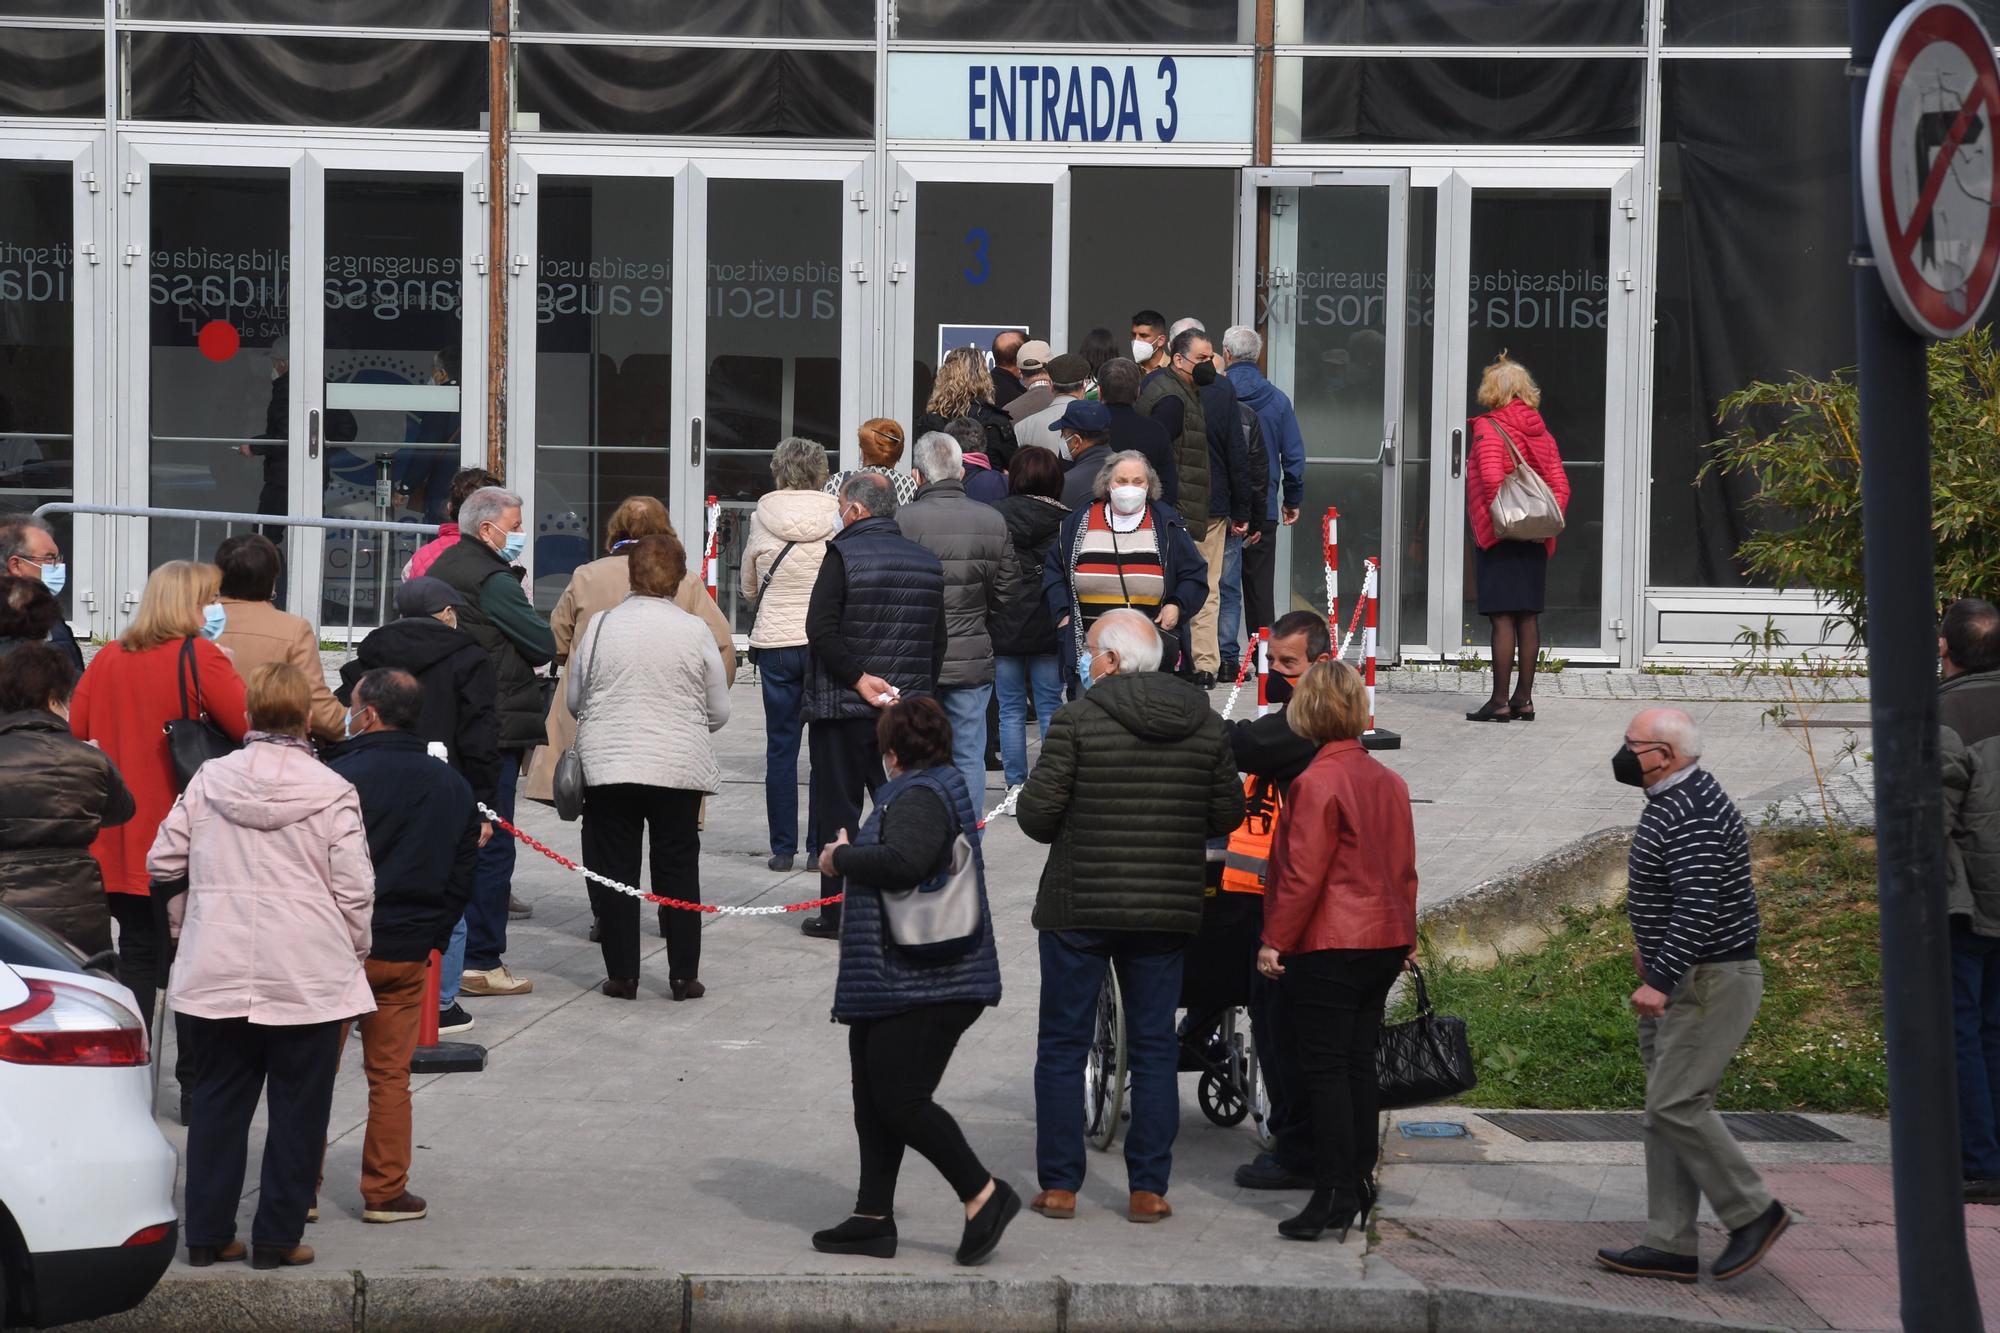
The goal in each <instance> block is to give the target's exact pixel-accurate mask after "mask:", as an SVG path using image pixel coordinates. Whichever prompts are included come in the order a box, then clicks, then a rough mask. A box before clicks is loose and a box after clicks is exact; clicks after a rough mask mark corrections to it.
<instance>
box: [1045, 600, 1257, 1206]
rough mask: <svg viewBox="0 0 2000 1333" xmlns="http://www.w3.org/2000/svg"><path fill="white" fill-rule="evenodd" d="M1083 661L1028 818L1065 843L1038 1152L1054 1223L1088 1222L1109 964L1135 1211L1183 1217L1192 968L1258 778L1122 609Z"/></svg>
mask: <svg viewBox="0 0 2000 1333" xmlns="http://www.w3.org/2000/svg"><path fill="white" fill-rule="evenodd" d="M1087 644H1088V650H1087V651H1086V652H1085V654H1084V655H1083V659H1082V660H1081V661H1080V662H1078V664H1077V665H1078V673H1079V675H1080V676H1081V677H1082V678H1083V680H1084V681H1085V682H1086V684H1085V694H1084V696H1083V697H1082V698H1080V699H1078V700H1077V701H1076V702H1074V703H1071V704H1067V705H1065V706H1064V707H1063V708H1061V709H1060V710H1058V711H1057V713H1056V715H1055V717H1054V718H1053V719H1052V720H1051V721H1050V723H1049V734H1048V739H1047V740H1045V741H1044V742H1043V743H1042V754H1041V759H1040V760H1039V761H1038V762H1037V763H1036V765H1035V767H1034V771H1033V772H1032V773H1030V774H1029V776H1028V784H1027V786H1025V787H1023V788H1022V789H1021V796H1020V800H1019V803H1018V804H1017V806H1016V811H1015V813H1016V815H1017V816H1018V818H1019V819H1020V821H1021V828H1022V830H1023V831H1024V832H1026V833H1027V835H1028V836H1029V837H1031V838H1033V839H1035V841H1037V842H1046V843H1049V844H1051V848H1050V851H1049V860H1048V865H1047V866H1046V867H1044V869H1043V870H1042V885H1041V890H1040V892H1039V894H1038V895H1037V897H1036V899H1035V917H1034V921H1035V928H1036V929H1037V930H1039V931H1040V932H1041V962H1042V1002H1041V1036H1040V1041H1039V1045H1038V1048H1037V1051H1036V1055H1035V1124H1036V1131H1035V1157H1036V1165H1037V1169H1038V1171H1039V1174H1040V1177H1041V1193H1040V1194H1037V1195H1036V1196H1035V1200H1034V1203H1033V1204H1032V1205H1031V1206H1032V1207H1033V1208H1034V1209H1035V1211H1036V1212H1038V1213H1041V1214H1043V1215H1044V1216H1046V1217H1073V1216H1075V1213H1076V1191H1077V1189H1078V1188H1079V1187H1080V1186H1081V1185H1082V1184H1083V1162H1084V1157H1083V1129H1084V1126H1083V1116H1082V1111H1083V1099H1082V1098H1081V1097H1079V1096H1078V1091H1079V1088H1078V1084H1079V1083H1080V1082H1081V1081H1082V1078H1083V1069H1084V1062H1085V1057H1086V1055H1087V1054H1088V1051H1089V1046H1090V1041H1091V1033H1092V1029H1093V1027H1094V1023H1095V1017H1096V1011H1097V995H1098V991H1099V990H1100V989H1101V988H1102V986H1103V984H1104V973H1105V969H1106V968H1108V967H1116V968H1117V970H1118V985H1119V989H1120V992H1121V994H1122V996H1123V999H1124V1006H1125V1041H1126V1046H1127V1048H1128V1050H1129V1052H1130V1065H1131V1091H1132V1123H1131V1129H1130V1132H1129V1133H1128V1134H1127V1135H1126V1137H1125V1169H1126V1174H1127V1177H1128V1182H1129V1186H1130V1189H1131V1203H1130V1210H1129V1212H1128V1214H1127V1215H1128V1216H1129V1217H1130V1218H1131V1220H1132V1221H1134V1222H1157V1221H1160V1220H1161V1219H1163V1218H1165V1217H1168V1216H1170V1215H1171V1214H1172V1212H1173V1209H1172V1208H1170V1207H1169V1206H1168V1205H1167V1201H1166V1198H1165V1195H1166V1192H1167V1177H1168V1175H1169V1173H1170V1172H1171V1170H1172V1168H1173V1147H1174V1135H1175V1132H1176V1131H1177V1129H1178V1128H1179V1125H1180V1091H1179V1086H1178V1078H1177V1071H1178V1068H1179V1049H1178V1046H1177V1043H1176V1040H1175V1036H1174V1011H1175V1010H1176V1009H1177V1008H1179V1006H1180V994H1181V962H1182V956H1183V954H1184V952H1185V950H1186V947H1187V943H1188V941H1189V940H1190V939H1191V938H1193V936H1194V934H1195V932H1196V931H1197V930H1199V929H1200V928H1201V911H1202V898H1203V891H1204V884H1203V881H1204V872H1205V867H1206V862H1207V842H1208V839H1210V838H1219V837H1221V836H1223V835H1224V834H1227V833H1228V832H1229V831H1230V830H1231V829H1233V828H1235V827H1236V826H1237V825H1238V824H1239V823H1241V822H1242V821H1243V783H1242V780H1241V779H1240V778H1238V777H1237V775H1236V760H1235V758H1234V756H1233V755H1232V753H1231V751H1230V748H1229V737H1228V734H1227V733H1226V732H1225V731H1224V730H1223V726H1222V719H1221V718H1219V717H1217V716H1216V715H1215V713H1214V711H1213V710H1211V709H1210V708H1209V706H1208V699H1207V697H1206V696H1205V695H1204V694H1203V693H1202V692H1201V691H1200V690H1199V689H1197V688H1196V687H1195V686H1193V685H1192V684H1190V683H1188V682H1187V681H1184V680H1180V679H1178V678H1177V677H1174V676H1170V675H1165V674H1162V673H1161V672H1160V670H1159V665H1160V656H1161V651H1162V647H1163V643H1162V640H1161V638H1160V635H1159V631H1158V630H1157V629H1155V628H1154V626H1153V623H1152V622H1151V621H1149V620H1148V619H1146V617H1145V616H1143V615H1141V614H1140V613H1139V612H1137V611H1132V610H1117V611H1110V612H1107V613H1106V614H1105V615H1104V616H1103V617H1102V618H1101V619H1099V620H1098V622H1097V623H1096V624H1095V625H1093V626H1092V627H1091V630H1090V636H1089V638H1088V640H1087Z"/></svg>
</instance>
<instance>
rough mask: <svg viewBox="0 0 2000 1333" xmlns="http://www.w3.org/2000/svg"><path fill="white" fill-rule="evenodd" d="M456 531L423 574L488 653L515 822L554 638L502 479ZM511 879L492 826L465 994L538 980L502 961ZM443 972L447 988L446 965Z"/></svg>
mask: <svg viewBox="0 0 2000 1333" xmlns="http://www.w3.org/2000/svg"><path fill="white" fill-rule="evenodd" d="M458 534H459V535H458V545H456V546H454V547H452V548H451V549H450V550H448V551H446V552H445V553H444V554H443V555H441V556H439V557H438V558H437V560H436V561H435V562H433V563H432V565H431V567H430V569H429V571H428V573H429V576H430V577H431V578H434V579H437V580H438V581H440V582H442V583H444V584H446V585H448V586H449V587H450V588H451V590H452V591H453V592H455V593H457V594H458V596H459V599H460V601H461V602H462V603H463V605H461V606H459V607H458V608H456V611H455V614H456V615H457V617H458V627H459V628H460V629H462V630H464V631H465V632H466V633H467V634H469V635H471V636H472V638H473V640H474V642H476V643H478V645H479V646H480V647H481V648H484V649H485V650H486V654H487V656H488V657H489V658H491V659H492V661H493V673H494V677H495V679H496V681H497V682H498V685H499V713H500V780H499V784H498V787H497V788H496V791H495V795H494V802H493V804H494V808H495V809H497V810H498V811H499V812H500V817H501V818H502V819H505V820H507V821H509V822H512V821H513V818H514V791H515V788H516V787H517V786H518V785H519V782H520V776H521V761H522V759H523V758H524V757H525V756H526V755H527V752H528V751H529V750H532V749H534V748H535V747H536V746H537V745H541V744H543V743H544V742H545V741H546V740H547V736H548V732H547V728H546V724H545V718H544V713H545V711H546V710H545V709H544V707H543V704H542V688H541V683H540V678H539V677H538V676H537V675H536V674H535V669H536V668H537V667H539V666H541V665H542V664H543V663H545V662H549V661H553V660H554V658H555V655H556V639H555V634H554V633H553V632H552V631H551V630H550V629H549V622H548V621H546V620H544V619H543V618H542V616H541V614H540V613H539V612H537V611H536V610H535V608H534V605H533V604H532V603H530V602H529V601H528V595H527V594H526V593H525V592H523V591H522V589H521V579H520V577H519V575H517V574H516V573H515V571H514V565H515V564H516V563H517V562H518V561H519V560H520V558H521V556H522V554H523V552H524V551H526V549H527V541H528V534H527V532H526V530H525V529H524V528H523V526H522V522H521V497H520V496H518V495H516V494H514V493H513V492H512V491H509V490H503V489H502V488H500V487H498V486H483V487H481V488H480V489H479V490H476V491H474V492H473V493H472V494H471V495H469V496H467V497H466V498H465V502H464V503H463V504H461V505H460V506H459V507H458ZM513 883H514V839H513V837H512V836H511V835H510V834H508V833H507V832H505V831H504V830H502V829H500V828H498V827H496V828H495V829H494V831H493V837H492V838H491V839H490V840H488V842H487V843H486V845H485V846H484V847H481V848H480V849H479V868H478V873H477V875H476V876H475V878H474V881H473V889H472V901H471V902H470V903H468V904H466V908H465V974H464V980H463V983H462V985H461V987H460V990H459V993H460V994H462V995H525V994H527V993H528V992H529V991H531V990H533V989H534V988H535V983H534V982H532V981H530V980H528V979H527V978H525V977H517V976H515V975H514V974H513V973H512V972H509V971H508V970H507V965H506V963H505V962H504V961H503V959H504V956H505V954H506V952H507V905H508V900H509V898H511V897H512V894H513ZM447 966H448V967H449V963H448V964H447ZM443 980H444V989H445V993H447V994H449V993H450V989H451V980H452V978H451V976H450V975H449V971H447V974H446V975H445V977H444V978H443Z"/></svg>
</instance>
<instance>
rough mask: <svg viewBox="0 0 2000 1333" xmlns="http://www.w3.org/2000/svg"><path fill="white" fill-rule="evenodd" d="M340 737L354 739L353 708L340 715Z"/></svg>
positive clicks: (348, 739) (346, 739)
mask: <svg viewBox="0 0 2000 1333" xmlns="http://www.w3.org/2000/svg"><path fill="white" fill-rule="evenodd" d="M340 739H342V740H344V741H351V740H353V739H354V710H353V709H352V708H350V709H348V710H347V711H346V712H345V713H342V714H341V715H340Z"/></svg>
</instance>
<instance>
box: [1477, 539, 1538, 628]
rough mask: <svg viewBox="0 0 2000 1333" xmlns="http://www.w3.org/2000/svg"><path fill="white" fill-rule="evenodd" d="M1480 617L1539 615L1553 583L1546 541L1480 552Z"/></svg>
mask: <svg viewBox="0 0 2000 1333" xmlns="http://www.w3.org/2000/svg"><path fill="white" fill-rule="evenodd" d="M1477 560H1478V568H1479V614H1480V615H1482V616H1500V615H1539V614H1540V613H1541V610H1542V599H1543V595H1544V593H1545V591H1546V589H1547V586H1548V581H1549V548H1548V544H1547V543H1545V542H1538V541H1536V542H1510V541H1503V542H1495V543H1494V544H1493V545H1492V546H1489V547H1486V548H1484V549H1482V550H1481V551H1480V552H1479V555H1478V557H1477Z"/></svg>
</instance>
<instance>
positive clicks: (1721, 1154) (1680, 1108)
mask: <svg viewBox="0 0 2000 1333" xmlns="http://www.w3.org/2000/svg"><path fill="white" fill-rule="evenodd" d="M1700 759H1701V733H1700V732H1699V731H1697V730H1696V729H1695V725H1694V719H1693V718H1691V717H1689V716H1688V715H1687V714H1686V713H1683V712H1681V711H1680V710H1679V709H1675V708H1649V709H1647V710H1646V711H1645V712H1643V713H1641V714H1639V715H1638V716H1637V717H1635V718H1633V719H1632V722H1631V725H1630V726H1628V727H1627V728H1626V729H1625V744H1624V745H1623V746H1622V747H1620V749H1619V751H1618V753H1617V754H1616V755H1615V756H1614V757H1613V759H1612V761H1611V771H1612V774H1613V776H1615V777H1616V778H1617V779H1618V781H1620V782H1622V783H1625V784H1626V785H1627V786H1632V787H1642V788H1644V789H1645V792H1646V810H1645V813H1644V814H1643V815H1641V816H1640V818H1639V827H1638V828H1637V829H1636V830H1634V832H1633V834H1632V853H1631V859H1630V863H1629V879H1630V887H1629V890H1628V892H1627V896H1626V912H1627V915H1628V916H1629V917H1630V918H1631V922H1632V938H1633V940H1634V942H1635V943H1636V945H1637V947H1636V948H1635V949H1634V950H1633V952H1632V964H1633V966H1634V967H1635V968H1637V969H1638V972H1639V978H1640V985H1639V988H1638V989H1637V990H1635V991H1633V992H1632V1008H1633V1010H1634V1011H1635V1012H1636V1013H1637V1014H1638V1015H1639V1056H1640V1058H1641V1059H1642V1060H1644V1061H1645V1063H1646V1117H1645V1134H1646V1212H1647V1227H1646V1239H1645V1241H1644V1242H1643V1243H1641V1244H1639V1245H1635V1246H1633V1247H1632V1248H1631V1249H1627V1250H1611V1249H1604V1250H1599V1251H1598V1252H1597V1259H1598V1262H1599V1263H1601V1264H1603V1265H1604V1266H1605V1267H1606V1268H1609V1269H1611V1270H1612V1271H1614V1272H1619V1273H1627V1274H1630V1275H1632V1276H1634V1277H1656V1278H1665V1279H1667V1280H1669V1281H1673V1282H1693V1281H1695V1279H1696V1276H1697V1273H1698V1270H1699V1268H1700V1262H1699V1259H1698V1258H1697V1243H1696V1234H1695V1215H1696V1213H1697V1211H1698V1210H1699V1209H1700V1207H1701V1200H1702V1196H1703V1195H1706V1196H1707V1197H1708V1202H1709V1204H1710V1206H1711V1207H1713V1208H1714V1209H1715V1214H1716V1216H1717V1217H1719V1218H1721V1219H1722V1223H1723V1225H1724V1226H1726V1227H1728V1228H1729V1244H1728V1245H1727V1246H1725V1247H1724V1248H1723V1251H1722V1255H1721V1257H1720V1258H1718V1259H1717V1260H1716V1261H1715V1266H1714V1267H1713V1268H1712V1269H1710V1270H1709V1271H1710V1272H1711V1273H1712V1274H1714V1276H1715V1277H1716V1278H1718V1279H1726V1278H1732V1277H1735V1276H1737V1275H1738V1274H1739V1273H1744V1272H1748V1271H1749V1270H1750V1269H1751V1268H1754V1267H1755V1266H1756V1265H1757V1264H1758V1262H1759V1261H1760V1260H1762V1259H1763V1257H1764V1255H1765V1254H1766V1253H1767V1252H1768V1251H1769V1250H1770V1248H1771V1244H1772V1242H1773V1241H1775V1240H1777V1238H1778V1237H1779V1235H1780V1234H1782V1233H1783V1232H1784V1230H1785V1228H1786V1227H1787V1226H1789V1225H1790V1223H1791V1215H1790V1214H1789V1213H1787V1212H1786V1211H1785V1206H1784V1205H1783V1204H1781V1203H1779V1202H1777V1201H1776V1200H1775V1199H1773V1198H1772V1197H1771V1195H1770V1192H1769V1191H1768V1190H1766V1189H1765V1188H1764V1182H1763V1181H1762V1180H1761V1179H1760V1178H1759V1177H1758V1175H1757V1171H1756V1168H1754V1167H1752V1166H1751V1165H1750V1163H1749V1161H1748V1160H1747V1159H1745V1157H1744V1156H1743V1150H1742V1149H1741V1148H1740V1147H1738V1146H1737V1143H1736V1140H1735V1139H1734V1138H1733V1137H1731V1136H1730V1133H1729V1129H1728V1127H1727V1126H1726V1125H1724V1124H1723V1122H1722V1117H1721V1116H1720V1115H1718V1114H1716V1110H1715V1093H1716V1088H1717V1087H1718V1086H1719V1085H1720V1084H1721V1082H1722V1073H1723V1070H1725V1069H1726V1068H1728V1066H1729V1061H1730V1059H1731V1058H1732V1057H1733V1056H1735V1054H1736V1048H1737V1047H1738V1046H1740V1045H1742V1043H1743V1038H1744V1037H1745V1036H1746V1035H1747V1034H1748V1033H1749V1031H1750V1023H1751V1020H1752V1019H1754V1018H1756V1016H1757V1006H1758V1004H1759V1003H1760V1002H1761V1001H1762V999H1763V996H1764V972H1763V969H1762V968H1761V967H1760V966H1759V965H1758V962H1757V892H1756V889H1755V888H1754V887H1753V886H1752V884H1751V882H1750V835H1749V832H1748V830H1747V829H1745V828H1744V826H1743V816H1742V815H1741V814H1739V813H1737V810H1736V806H1735V803H1734V802H1732V801H1731V800H1730V799H1729V795H1728V793H1726V792H1724V791H1723V790H1722V786H1721V784H1719V783H1718V782H1716V780H1715V778H1714V777H1713V776H1711V775H1710V774H1709V773H1708V772H1707V771H1705V770H1704V769H1702V768H1701V767H1700V766H1699V763H1700Z"/></svg>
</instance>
